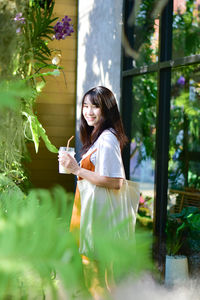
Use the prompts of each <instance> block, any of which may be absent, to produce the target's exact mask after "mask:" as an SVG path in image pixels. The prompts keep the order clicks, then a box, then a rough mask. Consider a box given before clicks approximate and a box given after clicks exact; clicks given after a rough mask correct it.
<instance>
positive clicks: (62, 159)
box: [58, 147, 80, 174]
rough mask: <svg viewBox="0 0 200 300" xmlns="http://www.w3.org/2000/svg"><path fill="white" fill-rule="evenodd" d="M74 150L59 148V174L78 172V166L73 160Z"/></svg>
mask: <svg viewBox="0 0 200 300" xmlns="http://www.w3.org/2000/svg"><path fill="white" fill-rule="evenodd" d="M74 155H75V151H74V148H68V149H67V148H66V147H60V149H59V155H58V160H59V173H61V174H70V173H72V174H76V172H77V171H78V170H79V168H80V167H79V165H78V163H77V161H76V160H75V159H74Z"/></svg>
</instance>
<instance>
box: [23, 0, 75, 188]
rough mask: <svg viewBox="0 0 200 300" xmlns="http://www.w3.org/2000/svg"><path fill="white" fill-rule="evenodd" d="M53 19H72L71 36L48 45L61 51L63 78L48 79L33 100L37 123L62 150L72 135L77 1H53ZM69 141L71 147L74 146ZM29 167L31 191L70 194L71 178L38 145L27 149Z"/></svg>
mask: <svg viewBox="0 0 200 300" xmlns="http://www.w3.org/2000/svg"><path fill="white" fill-rule="evenodd" d="M55 2H56V4H55V9H54V12H55V16H58V17H59V18H60V19H62V18H63V17H64V16H65V15H67V16H69V17H70V18H71V19H72V23H73V24H74V29H75V32H74V33H73V34H72V36H71V37H67V38H66V39H65V40H60V41H57V40H54V41H52V42H51V43H50V44H49V45H50V47H51V48H53V49H60V50H61V55H62V57H61V66H63V67H64V70H63V71H64V73H65V78H66V84H65V80H64V76H63V74H62V73H61V75H60V76H58V77H53V76H52V77H48V78H47V84H46V86H45V88H44V89H43V91H42V93H41V95H40V96H39V98H38V99H37V104H36V111H37V115H38V119H39V120H40V122H41V123H42V125H43V127H44V128H45V130H46V132H47V135H48V137H49V139H50V140H51V142H52V143H53V144H54V145H55V146H57V147H58V148H59V147H60V146H64V145H66V143H67V139H68V138H69V137H71V136H72V135H75V105H76V98H75V97H76V96H75V95H76V52H77V51H76V47H77V33H76V32H77V30H76V29H77V6H78V0H56V1H55ZM74 144H75V143H74V141H72V143H71V146H74ZM28 148H29V151H30V154H31V160H32V161H31V163H30V164H29V165H28V171H29V174H30V180H31V182H32V184H33V186H35V187H40V188H50V187H52V186H54V185H56V184H60V185H62V186H64V187H65V188H66V190H67V191H74V176H73V175H63V174H59V173H58V158H57V155H56V154H53V153H51V152H49V151H48V150H47V149H46V147H45V145H44V143H43V142H41V143H40V146H39V152H38V153H37V154H36V153H35V149H34V145H33V143H29V145H28Z"/></svg>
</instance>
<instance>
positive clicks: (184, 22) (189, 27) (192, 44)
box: [173, 0, 200, 59]
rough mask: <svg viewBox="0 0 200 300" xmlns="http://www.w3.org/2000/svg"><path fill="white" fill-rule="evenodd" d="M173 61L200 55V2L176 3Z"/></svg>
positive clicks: (188, 0) (185, 0) (192, 0)
mask: <svg viewBox="0 0 200 300" xmlns="http://www.w3.org/2000/svg"><path fill="white" fill-rule="evenodd" d="M173 12H174V20H173V59H175V58H180V57H184V56H190V55H194V54H199V51H200V1H199V0H176V1H174V10H173Z"/></svg>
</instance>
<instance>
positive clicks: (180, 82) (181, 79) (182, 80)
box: [177, 76, 185, 86]
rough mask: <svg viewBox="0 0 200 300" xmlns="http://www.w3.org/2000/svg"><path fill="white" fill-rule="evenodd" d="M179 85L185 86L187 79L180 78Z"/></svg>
mask: <svg viewBox="0 0 200 300" xmlns="http://www.w3.org/2000/svg"><path fill="white" fill-rule="evenodd" d="M177 83H178V84H179V85H181V86H184V85H185V78H184V77H183V76H180V77H179V79H178V80H177Z"/></svg>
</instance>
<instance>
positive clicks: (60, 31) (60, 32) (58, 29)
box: [54, 16, 74, 40]
mask: <svg viewBox="0 0 200 300" xmlns="http://www.w3.org/2000/svg"><path fill="white" fill-rule="evenodd" d="M70 21H71V19H70V18H68V16H65V17H64V18H63V19H62V22H60V21H58V22H57V23H56V25H55V26H54V31H55V35H54V37H55V38H56V39H57V40H61V39H63V40H64V39H65V38H66V37H67V36H70V35H71V33H72V32H74V29H73V25H72V24H70Z"/></svg>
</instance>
